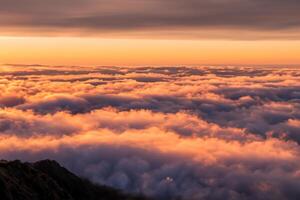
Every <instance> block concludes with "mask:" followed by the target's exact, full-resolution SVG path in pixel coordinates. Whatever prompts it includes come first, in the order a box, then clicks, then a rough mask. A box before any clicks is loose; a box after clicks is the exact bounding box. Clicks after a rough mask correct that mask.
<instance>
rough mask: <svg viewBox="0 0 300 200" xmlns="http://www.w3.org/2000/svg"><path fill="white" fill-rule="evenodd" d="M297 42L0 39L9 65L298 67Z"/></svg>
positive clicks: (4, 60) (299, 48) (1, 51)
mask: <svg viewBox="0 0 300 200" xmlns="http://www.w3.org/2000/svg"><path fill="white" fill-rule="evenodd" d="M299 52H300V41H295V40H282V41H281V40H257V41H245V40H220V39H218V40H213V39H208V40H197V39H193V40H175V39H171V40H163V39H118V38H113V39H107V38H101V37H100V38H98V37H92V38H91V37H7V36H6V37H4V36H2V37H0V58H1V62H2V63H3V64H4V63H19V64H46V65H47V64H50V65H106V66H110V65H121V66H129V65H134V66H136V65H197V64H199V65H201V64H202V65H205V64H206V65H207V64H211V65H214V64H217V65H272V64H273V65H296V64H299V63H300V57H299Z"/></svg>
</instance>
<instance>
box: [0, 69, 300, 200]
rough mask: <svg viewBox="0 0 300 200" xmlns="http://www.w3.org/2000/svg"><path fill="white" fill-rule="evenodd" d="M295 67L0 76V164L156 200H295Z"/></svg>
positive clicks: (299, 118) (299, 136)
mask: <svg viewBox="0 0 300 200" xmlns="http://www.w3.org/2000/svg"><path fill="white" fill-rule="evenodd" d="M299 144H300V69H299V68H297V67H234V66H231V67H230V66H227V67H221V66H219V67H207V66H199V67H77V66H73V67H66V66H37V65H32V66H31V65H3V66H1V68H0V157H1V158H2V159H9V160H13V159H21V160H23V161H36V160H40V159H46V158H50V159H55V160H57V161H59V162H60V163H61V164H62V165H63V166H65V167H66V168H68V169H70V170H71V171H72V172H74V173H76V174H78V175H80V176H83V177H86V178H89V179H90V180H92V181H93V182H96V183H99V184H105V185H109V186H113V187H117V188H119V189H122V190H125V191H127V192H135V193H143V194H145V195H149V196H152V197H156V198H158V199H166V200H172V199H187V200H201V199H205V200H206V199H211V200H217V199H222V200H226V199H230V200H234V199H237V200H243V199H245V200H248V199H249V200H250V199H251V200H252V199H257V200H268V199H272V200H276V199H278V200H284V199H289V200H292V199H295V200H296V199H299V198H300V190H299V187H300V146H299Z"/></svg>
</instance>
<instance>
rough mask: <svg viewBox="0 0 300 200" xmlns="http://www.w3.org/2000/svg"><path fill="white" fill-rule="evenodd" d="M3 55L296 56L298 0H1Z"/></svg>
mask: <svg viewBox="0 0 300 200" xmlns="http://www.w3.org/2000/svg"><path fill="white" fill-rule="evenodd" d="M0 4H1V7H0V59H1V61H0V62H1V63H24V64H25V63H26V64H32V63H39V64H54V65H123V66H124V65H125V66H126V65H176V64H177V65H193V64H225V65H226V64H227V65H229V64H232V65H242V64H246V65H251V64H256V65H267V64H277V65H279V64H280V65H284V64H299V63H300V58H299V56H298V52H300V40H299V39H300V31H299V28H300V20H299V19H300V16H299V12H298V11H299V8H300V3H299V1H297V0H287V1H281V0H251V1H250V0H205V1H199V0H187V1H184V2H183V1H180V0H153V1H147V0H123V1H119V0H110V1H108V0H74V1H69V0H45V1H39V0H22V1H18V0H0Z"/></svg>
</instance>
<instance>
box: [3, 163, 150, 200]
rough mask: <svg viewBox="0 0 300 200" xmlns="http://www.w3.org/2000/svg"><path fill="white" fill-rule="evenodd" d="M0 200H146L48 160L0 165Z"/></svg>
mask: <svg viewBox="0 0 300 200" xmlns="http://www.w3.org/2000/svg"><path fill="white" fill-rule="evenodd" d="M0 199H1V200H145V199H146V198H144V197H137V196H133V195H127V194H123V193H122V192H120V191H118V190H116V189H113V188H109V187H105V186H99V185H95V184H93V183H91V182H89V181H88V180H85V179H82V178H80V177H78V176H76V175H74V174H72V173H71V172H69V171H68V170H67V169H65V168H63V167H62V166H60V165H59V164H58V163H57V162H55V161H51V160H44V161H39V162H36V163H22V162H20V161H11V162H9V161H0Z"/></svg>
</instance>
